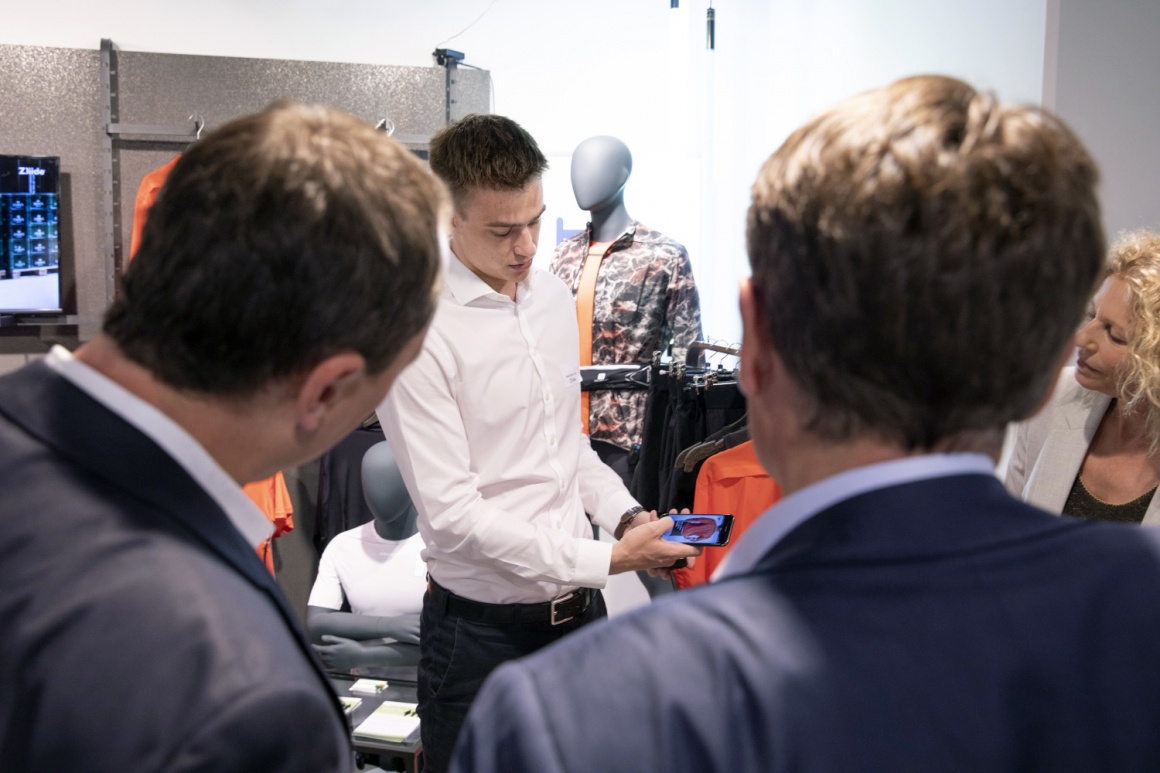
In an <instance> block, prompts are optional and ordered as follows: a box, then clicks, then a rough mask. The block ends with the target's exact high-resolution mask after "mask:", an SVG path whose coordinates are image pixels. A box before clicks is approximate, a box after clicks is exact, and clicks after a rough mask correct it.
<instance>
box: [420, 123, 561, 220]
mask: <svg viewBox="0 0 1160 773" xmlns="http://www.w3.org/2000/svg"><path fill="white" fill-rule="evenodd" d="M428 160H429V161H430V163H431V170H432V171H433V172H435V174H437V175H439V178H440V179H441V180H443V182H444V183H446V184H447V188H448V189H449V190H450V191H451V200H452V201H453V202H454V203H455V207H456V209H458V210H459V211H460V212H462V211H463V207H464V206H465V205H466V203H467V200H468V198H469V196H470V195H471V191H472V190H474V189H477V188H484V189H487V190H498V191H518V190H523V189H524V188H526V187H527V186H528V183H530V182H531V181H532V180H534V179H537V178H539V177H540V176H541V175H542V174H543V173H544V170H545V169H547V168H548V159H547V158H545V157H544V154H543V153H541V152H540V146H539V145H537V144H536V141H535V139H533V138H532V135H530V134H528V133H527V131H525V130H524V128H523V127H522V126H520V125H519V124H518V123H516V122H515V121H513V120H512V119H510V118H505V117H504V116H502V115H479V114H475V113H473V114H471V115H469V116H467V117H465V118H463V119H461V120H458V121H456V122H455V123H453V124H450V125H448V126H446V127H444V128H443V129H441V130H440V131H439V133H438V134H436V135H435V136H434V137H432V138H431V144H430V146H429V149H428Z"/></svg>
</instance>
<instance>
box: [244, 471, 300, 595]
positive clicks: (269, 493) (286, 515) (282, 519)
mask: <svg viewBox="0 0 1160 773" xmlns="http://www.w3.org/2000/svg"><path fill="white" fill-rule="evenodd" d="M242 490H243V491H245V492H246V496H248V497H249V498H250V500H251V501H252V502H253V503H254V504H255V505H257V506H258V508H259V509H261V511H262V512H263V513H265V514H266V517H267V518H269V519H270V523H272V524H274V533H273V534H271V535H270V537H269V538H268V539H267V540H266V541H265V542H263V543H262V544H261V545H258V555H259V556H261V557H262V560H263V561H265V562H266V568H267V569H269V570H270V574H273V573H274V540H275V539H277V538H278V537H280V536H282V535H283V534H285V533H286V532H288V531H292V530H293V529H294V505H293V504H292V503H291V502H290V491H289V490H288V489H287V488H286V478H284V477H283V476H282V473H281V472H277V473H274V477H272V478H266V479H265V480H258V481H254V482H253V483H247V484H246V485H245V486H243V487H242Z"/></svg>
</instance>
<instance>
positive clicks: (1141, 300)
mask: <svg viewBox="0 0 1160 773" xmlns="http://www.w3.org/2000/svg"><path fill="white" fill-rule="evenodd" d="M1109 253H1110V257H1111V262H1110V264H1109V266H1108V272H1109V273H1110V274H1111V275H1112V276H1114V277H1117V278H1118V279H1120V280H1122V281H1123V282H1124V284H1126V285H1127V286H1128V293H1129V297H1130V298H1131V306H1132V331H1131V335H1130V336H1129V337H1128V347H1127V353H1128V358H1127V362H1126V363H1125V367H1124V371H1123V373H1121V374H1120V384H1119V388H1120V394H1122V395H1123V396H1124V398H1125V399H1126V401H1127V402H1126V403H1125V405H1126V407H1127V409H1129V410H1130V409H1133V408H1136V407H1139V408H1141V409H1143V411H1144V416H1145V419H1144V421H1145V424H1146V426H1147V429H1148V436H1149V437H1150V438H1151V439H1152V452H1153V453H1155V452H1156V451H1158V450H1160V233H1156V232H1155V231H1151V230H1148V229H1146V228H1142V229H1140V230H1138V231H1132V232H1130V233H1126V234H1123V235H1122V236H1120V238H1118V239H1117V240H1116V242H1115V244H1113V245H1112V247H1111V249H1110V250H1109Z"/></svg>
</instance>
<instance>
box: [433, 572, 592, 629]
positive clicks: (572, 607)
mask: <svg viewBox="0 0 1160 773" xmlns="http://www.w3.org/2000/svg"><path fill="white" fill-rule="evenodd" d="M427 589H428V591H429V592H430V593H431V599H432V600H433V601H434V602H435V603H436V604H442V605H443V606H444V609H445V610H446V611H447V614H449V615H452V616H454V617H461V618H463V619H464V620H470V621H471V622H473V623H483V624H484V625H496V626H519V625H560V624H561V623H566V622H568V621H569V620H574V619H575V618H577V617H579V616H580V615H582V614H584V612H585V611H586V610H587V609H588V605H589V604H591V603H592V596H593V594H594V593H595V592H596V591H594V590H593V589H592V588H577V589H576V590H574V591H572V592H571V593H565V594H564V595H563V596H560V597H558V598H554V599H552V600H551V601H544V602H542V603H539V604H488V603H485V602H483V601H472V600H471V599H465V598H463V597H462V596H456V595H455V594H454V593H452V592H451V591H449V590H447V589H446V588H444V587H443V586H441V585H440V584H439V583H437V582H435V581H434V580H431V579H428V580H427Z"/></svg>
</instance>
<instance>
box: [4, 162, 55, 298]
mask: <svg viewBox="0 0 1160 773" xmlns="http://www.w3.org/2000/svg"><path fill="white" fill-rule="evenodd" d="M60 310H61V305H60V158H58V157H56V156H4V155H0V312H4V313H7V314H19V313H32V312H60Z"/></svg>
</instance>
